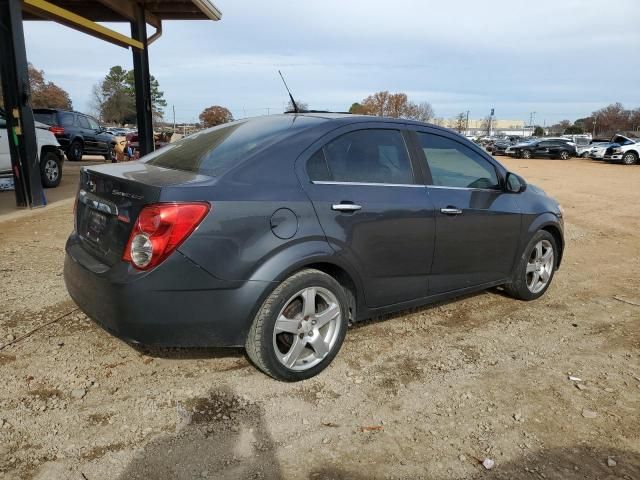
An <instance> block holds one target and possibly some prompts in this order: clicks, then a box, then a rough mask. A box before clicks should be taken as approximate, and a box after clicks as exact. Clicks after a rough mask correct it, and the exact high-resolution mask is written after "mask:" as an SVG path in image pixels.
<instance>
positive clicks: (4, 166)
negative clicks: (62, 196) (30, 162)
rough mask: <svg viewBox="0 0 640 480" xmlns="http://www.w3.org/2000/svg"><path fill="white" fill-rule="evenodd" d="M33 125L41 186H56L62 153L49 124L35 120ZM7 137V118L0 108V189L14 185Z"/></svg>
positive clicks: (60, 168) (59, 177)
mask: <svg viewBox="0 0 640 480" xmlns="http://www.w3.org/2000/svg"><path fill="white" fill-rule="evenodd" d="M35 125H36V140H37V142H38V159H39V161H40V177H41V178H42V186H43V187H45V188H52V187H57V186H58V185H60V180H62V163H63V161H64V154H63V153H62V150H61V149H60V144H59V143H58V140H56V137H55V135H54V134H53V133H51V132H50V131H49V126H48V125H45V124H44V123H40V122H36V123H35ZM9 139H10V136H9V132H8V131H7V119H6V116H5V113H4V111H2V110H0V190H12V189H13V187H14V186H13V174H12V172H11V156H10V154H9Z"/></svg>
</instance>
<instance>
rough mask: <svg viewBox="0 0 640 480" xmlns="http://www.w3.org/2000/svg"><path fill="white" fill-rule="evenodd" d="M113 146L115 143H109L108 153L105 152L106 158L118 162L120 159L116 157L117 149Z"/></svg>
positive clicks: (108, 160)
mask: <svg viewBox="0 0 640 480" xmlns="http://www.w3.org/2000/svg"><path fill="white" fill-rule="evenodd" d="M113 147H114V145H109V146H108V147H107V153H106V154H105V156H104V159H105V160H106V161H107V162H111V163H116V162H117V161H118V160H117V158H116V151H115V149H114V148H113Z"/></svg>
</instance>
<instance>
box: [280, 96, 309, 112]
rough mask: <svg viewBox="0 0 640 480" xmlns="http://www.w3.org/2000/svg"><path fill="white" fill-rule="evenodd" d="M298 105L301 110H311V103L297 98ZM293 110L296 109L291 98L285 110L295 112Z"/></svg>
mask: <svg viewBox="0 0 640 480" xmlns="http://www.w3.org/2000/svg"><path fill="white" fill-rule="evenodd" d="M296 105H297V106H298V111H299V112H306V111H308V110H309V104H308V103H305V102H303V101H302V100H298V99H296ZM293 111H295V108H294V106H293V103H291V100H289V102H288V103H287V109H286V110H285V112H293Z"/></svg>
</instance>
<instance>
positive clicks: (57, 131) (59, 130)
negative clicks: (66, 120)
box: [49, 127, 64, 136]
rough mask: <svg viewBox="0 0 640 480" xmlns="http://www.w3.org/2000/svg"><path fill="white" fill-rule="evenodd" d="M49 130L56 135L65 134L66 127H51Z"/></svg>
mask: <svg viewBox="0 0 640 480" xmlns="http://www.w3.org/2000/svg"><path fill="white" fill-rule="evenodd" d="M49 131H50V132H51V133H53V134H54V135H55V136H58V135H62V134H64V127H49Z"/></svg>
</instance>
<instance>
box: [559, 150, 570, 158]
mask: <svg viewBox="0 0 640 480" xmlns="http://www.w3.org/2000/svg"><path fill="white" fill-rule="evenodd" d="M560 158H561V159H562V160H566V159H568V158H569V153H568V152H564V151H563V152H560Z"/></svg>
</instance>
